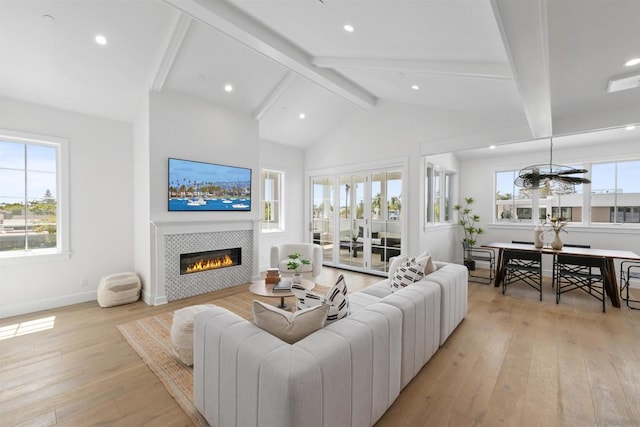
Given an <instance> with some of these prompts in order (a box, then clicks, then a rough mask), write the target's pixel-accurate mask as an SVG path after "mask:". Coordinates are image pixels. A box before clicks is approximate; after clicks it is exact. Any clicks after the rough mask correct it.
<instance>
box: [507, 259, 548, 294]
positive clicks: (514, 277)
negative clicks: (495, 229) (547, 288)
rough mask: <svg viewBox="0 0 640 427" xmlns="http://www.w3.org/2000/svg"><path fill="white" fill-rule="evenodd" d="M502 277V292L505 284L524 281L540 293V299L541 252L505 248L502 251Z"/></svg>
mask: <svg viewBox="0 0 640 427" xmlns="http://www.w3.org/2000/svg"><path fill="white" fill-rule="evenodd" d="M502 263H503V266H504V278H503V279H502V294H503V295H504V294H505V292H506V290H507V286H508V285H510V284H512V283H515V282H524V283H526V284H527V285H529V286H531V287H532V288H534V289H535V290H537V291H538V292H539V293H540V301H542V253H541V252H528V251H526V252H525V251H517V250H511V249H505V250H504V252H503V253H502Z"/></svg>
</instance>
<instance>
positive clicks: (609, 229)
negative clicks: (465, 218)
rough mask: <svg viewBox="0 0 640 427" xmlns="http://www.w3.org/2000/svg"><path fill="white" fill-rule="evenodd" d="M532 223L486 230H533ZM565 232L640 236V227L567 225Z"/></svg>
mask: <svg viewBox="0 0 640 427" xmlns="http://www.w3.org/2000/svg"><path fill="white" fill-rule="evenodd" d="M535 226H536V225H535V224H534V223H493V224H488V225H487V228H488V229H494V230H533V228H534V227H535ZM565 229H566V230H567V231H578V232H582V233H603V234H629V233H631V234H640V225H636V224H591V225H583V224H575V225H574V224H571V223H570V224H568V225H567V227H566V228H565Z"/></svg>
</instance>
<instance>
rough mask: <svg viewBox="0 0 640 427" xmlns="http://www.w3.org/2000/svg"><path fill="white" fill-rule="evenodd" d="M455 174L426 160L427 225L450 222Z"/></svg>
mask: <svg viewBox="0 0 640 427" xmlns="http://www.w3.org/2000/svg"><path fill="white" fill-rule="evenodd" d="M452 179H453V172H450V171H447V170H444V169H442V168H439V167H437V166H434V165H433V164H431V163H429V162H427V161H426V160H425V177H424V188H425V223H436V222H450V221H451V218H452V214H451V212H452V209H453V206H452V204H451V197H452V195H451V188H452Z"/></svg>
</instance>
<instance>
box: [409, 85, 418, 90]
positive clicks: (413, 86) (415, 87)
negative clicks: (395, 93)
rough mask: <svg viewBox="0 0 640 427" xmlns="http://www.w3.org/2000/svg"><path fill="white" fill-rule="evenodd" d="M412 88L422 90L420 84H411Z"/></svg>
mask: <svg viewBox="0 0 640 427" xmlns="http://www.w3.org/2000/svg"><path fill="white" fill-rule="evenodd" d="M411 89H413V90H420V86H418V85H411Z"/></svg>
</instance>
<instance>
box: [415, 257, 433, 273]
mask: <svg viewBox="0 0 640 427" xmlns="http://www.w3.org/2000/svg"><path fill="white" fill-rule="evenodd" d="M416 262H418V263H420V264H422V265H424V275H425V276H427V275H429V274H431V273H433V272H434V271H436V270H437V268H436V265H435V264H434V263H433V259H432V258H431V255H429V252H428V251H424V252H423V253H421V254H420V255H418V256H417V257H416Z"/></svg>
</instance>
